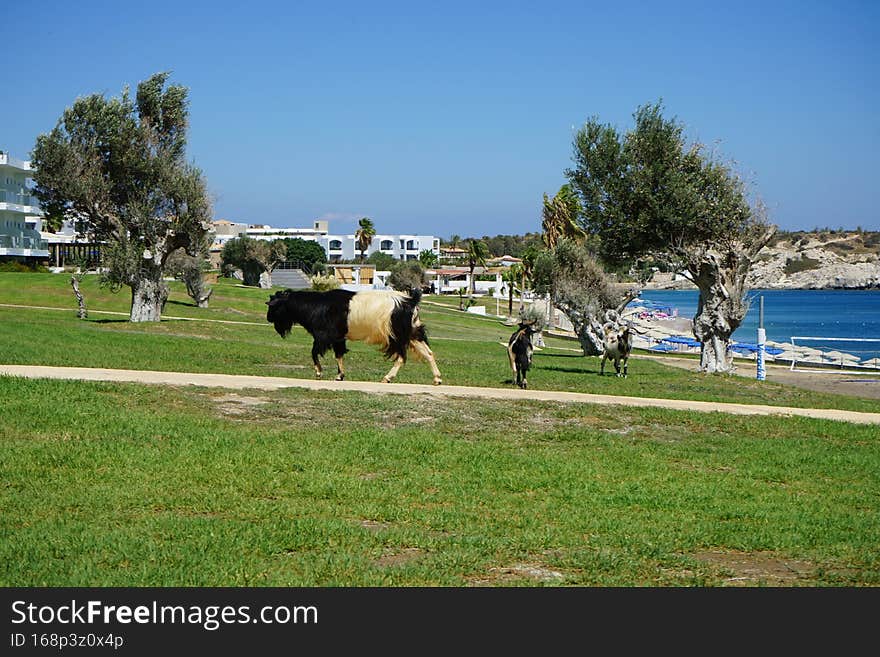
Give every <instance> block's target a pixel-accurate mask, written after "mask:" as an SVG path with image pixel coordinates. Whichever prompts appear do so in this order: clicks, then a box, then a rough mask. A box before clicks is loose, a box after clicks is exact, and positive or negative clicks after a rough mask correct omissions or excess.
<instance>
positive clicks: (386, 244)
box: [379, 240, 394, 251]
mask: <svg viewBox="0 0 880 657" xmlns="http://www.w3.org/2000/svg"><path fill="white" fill-rule="evenodd" d="M393 248H394V242H392V241H391V240H382V242H381V243H380V244H379V249H380V250H381V251H390V250H391V249H393Z"/></svg>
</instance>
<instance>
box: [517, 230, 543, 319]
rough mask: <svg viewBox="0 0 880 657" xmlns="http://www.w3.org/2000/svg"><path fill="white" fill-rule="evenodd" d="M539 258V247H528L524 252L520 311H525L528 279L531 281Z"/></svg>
mask: <svg viewBox="0 0 880 657" xmlns="http://www.w3.org/2000/svg"><path fill="white" fill-rule="evenodd" d="M537 257H538V249H537V247H535V246H533V245H531V246H528V247H526V250H525V251H523V252H522V265H520V275H521V276H522V283H521V284H520V287H519V309H520V310H523V308H524V307H525V300H524V297H525V291H526V279H531V277H532V270H533V269H534V268H535V260H536V259H537Z"/></svg>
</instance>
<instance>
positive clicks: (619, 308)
mask: <svg viewBox="0 0 880 657" xmlns="http://www.w3.org/2000/svg"><path fill="white" fill-rule="evenodd" d="M564 288H565V286H560V288H557V290H556V291H555V295H556V304H555V305H556V307H557V308H559V309H560V310H561V311H562V312H564V313H565V315H566V316H567V317H568V319H569V320H571V325H572V327H573V328H574V332H575V335H577V338H578V342H580V345H581V349H583V352H584V356H600V355H602V352H603V351H604V349H605V346H604V345H605V329H604V327H605V324H607V323H609V322H611V323H612V324H614V326H615V327H618V325H619V323H620V321H621V320H620V317H621V314H622V313H623V310H624V308H626V306H627V305H628V304H629V302H630V301H632V300H633V299H635V298H636V297H637V296H639V290H630V291H629V292H627V293H626V295H625V296H624V297H623V299H622V300H619V302H618V303H617V305H616V306H613V307H603V305H602V304H601V302H600V301H599V299H596V300H594V301H593V302H592V303H588V304H584V303H583V300H582V299H578V300H574V299H572V298H570V297H567V296H566V295H565V291H564ZM618 299H620V298H619V297H618ZM578 301H580V303H578Z"/></svg>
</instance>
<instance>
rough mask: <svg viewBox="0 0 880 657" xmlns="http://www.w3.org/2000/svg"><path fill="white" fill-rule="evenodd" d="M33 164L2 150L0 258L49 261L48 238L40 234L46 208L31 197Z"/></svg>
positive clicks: (0, 170)
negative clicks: (43, 237) (30, 181)
mask: <svg viewBox="0 0 880 657" xmlns="http://www.w3.org/2000/svg"><path fill="white" fill-rule="evenodd" d="M32 176H33V170H32V169H31V163H30V162H27V161H25V160H17V159H16V158H14V157H12V156H11V155H9V154H8V153H4V152H0V260H23V261H24V260H37V259H38V260H45V259H46V258H48V257H49V248H48V246H47V245H46V241H45V240H44V239H42V238H41V236H40V227H41V225H42V219H41V217H42V214H43V213H42V211H41V210H40V208H39V203H38V201H37V199H36V198H34V197H33V196H31V190H30V188H29V187H28V179H29V178H31V177H32Z"/></svg>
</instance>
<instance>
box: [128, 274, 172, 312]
mask: <svg viewBox="0 0 880 657" xmlns="http://www.w3.org/2000/svg"><path fill="white" fill-rule="evenodd" d="M130 287H131V315H130V316H129V319H130V320H131V321H132V322H158V321H161V319H162V310H163V309H164V308H165V301H167V300H168V286H167V285H165V283H164V282H163V281H162V270H161V268H159V267H155V266H146V267H145V268H144V269H143V270H141V272H140V276H139V277H138V278H136V279H135V280H133V281H132V282H131V285H130Z"/></svg>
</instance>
